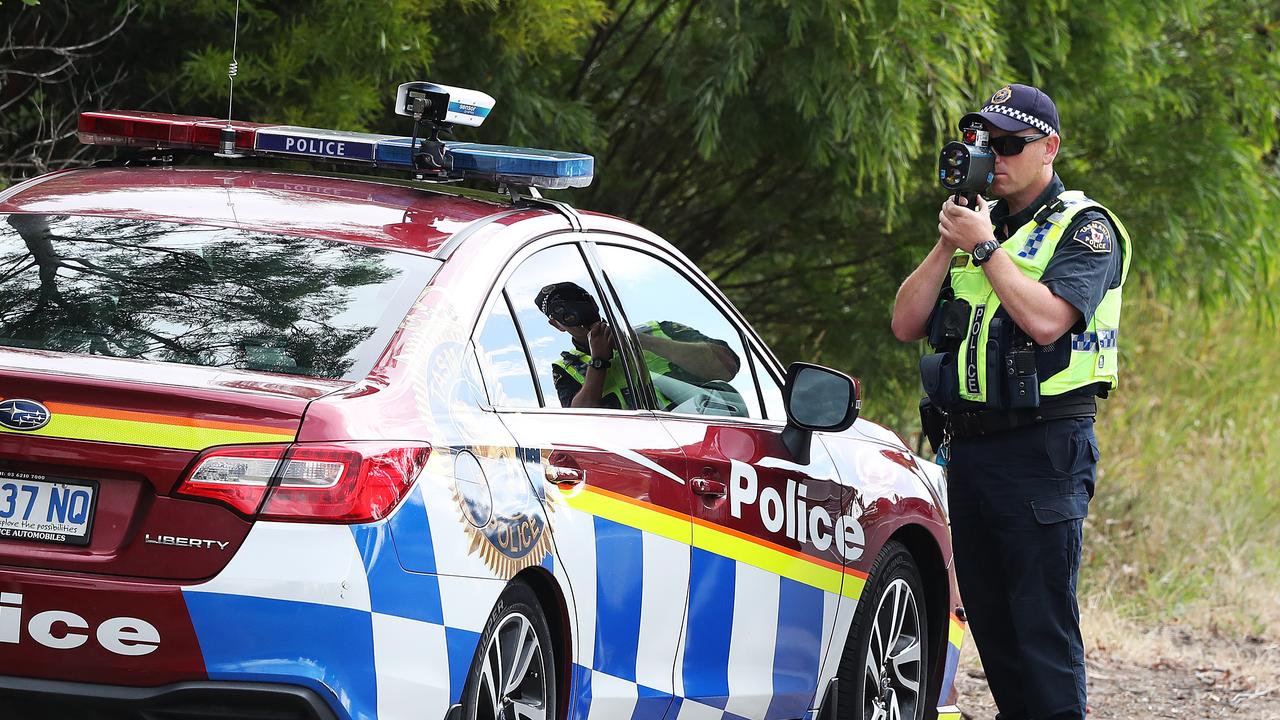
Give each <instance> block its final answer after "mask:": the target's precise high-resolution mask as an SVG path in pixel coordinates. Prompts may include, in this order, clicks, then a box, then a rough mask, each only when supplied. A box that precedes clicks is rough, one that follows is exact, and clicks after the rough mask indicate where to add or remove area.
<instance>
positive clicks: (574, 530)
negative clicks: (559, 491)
mask: <svg viewBox="0 0 1280 720" xmlns="http://www.w3.org/2000/svg"><path fill="white" fill-rule="evenodd" d="M556 523H557V524H556V535H555V537H556V547H557V550H558V552H559V553H560V562H557V563H556V574H557V577H558V578H559V577H563V574H564V573H567V574H568V575H569V577H567V578H565V580H566V581H568V582H570V583H571V586H572V596H573V600H574V603H575V606H576V607H575V611H576V614H577V617H578V621H579V622H578V626H577V628H576V631H577V632H576V634H575V639H576V643H577V648H578V655H577V658H576V659H577V663H576V664H575V668H574V678H573V695H574V701H573V705H571V706H570V709H569V711H570V715H569V717H571V718H575V719H578V720H612V719H614V718H624V719H625V718H631V719H632V720H644V719H652V720H658V719H659V718H663V717H667V718H676V719H677V720H688V719H690V718H692V719H693V720H698V719H700V718H708V719H712V718H713V719H714V720H728V719H731V718H769V719H772V718H794V717H802V716H804V715H806V714H807V713H808V711H809V710H810V708H811V706H812V705H813V704H814V703H815V702H816V700H815V697H814V695H815V689H816V688H822V687H825V686H826V684H827V682H829V680H830V678H831V677H832V676H833V675H834V674H835V672H836V669H837V666H838V664H839V658H840V653H841V651H842V650H843V647H844V644H843V638H845V637H847V635H848V632H849V627H850V625H851V623H852V618H853V612H854V609H855V607H856V602H855V601H853V600H849V599H847V598H846V599H843V600H842V599H841V598H840V597H839V596H837V595H835V594H833V593H826V592H823V591H821V590H818V589H817V588H813V587H810V586H808V585H804V584H802V583H799V582H796V581H794V580H790V579H787V578H784V577H779V576H778V575H775V574H773V573H770V572H767V571H765V570H762V569H760V568H757V567H754V566H752V565H749V564H747V563H743V562H739V561H735V560H732V559H729V558H725V557H721V556H718V555H714V554H712V553H709V552H706V551H704V550H701V549H698V548H693V549H690V547H689V545H687V544H684V543H680V542H676V541H674V540H671V539H669V538H666V537H661V536H658V535H655V534H653V533H650V532H645V531H641V530H638V529H636V528H631V527H627V526H624V525H621V524H619V523H616V522H613V521H611V520H607V519H603V518H599V517H592V516H591V515H588V514H586V513H582V512H579V511H576V510H570V511H567V512H563V513H562V512H561V511H559V510H557V518H556ZM690 578H692V581H690ZM686 614H687V618H685V617H684V616H685V615H686ZM682 621H683V622H682ZM682 624H683V625H684V627H685V630H684V632H683V633H681V632H680V631H679V628H680V626H681V625H682ZM833 638H838V641H836V642H832V639H833ZM673 656H674V657H675V667H674V672H673V669H672V665H671V658H672V657H673Z"/></svg>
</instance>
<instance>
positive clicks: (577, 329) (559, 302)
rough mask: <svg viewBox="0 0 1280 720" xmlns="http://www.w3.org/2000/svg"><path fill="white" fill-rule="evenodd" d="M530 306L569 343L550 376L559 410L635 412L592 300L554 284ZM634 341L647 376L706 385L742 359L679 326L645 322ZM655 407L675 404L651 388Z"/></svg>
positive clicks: (726, 376)
mask: <svg viewBox="0 0 1280 720" xmlns="http://www.w3.org/2000/svg"><path fill="white" fill-rule="evenodd" d="M534 304H536V305H537V306H538V309H539V310H541V311H542V313H543V314H544V315H546V316H547V321H548V322H549V323H550V324H551V326H552V327H554V328H555V329H557V330H560V331H562V332H566V333H568V334H569V336H570V337H571V338H572V339H573V348H572V349H571V350H565V351H564V352H562V353H561V354H560V359H559V360H556V361H555V362H554V363H553V364H552V368H551V376H552V379H553V380H554V382H555V387H556V394H557V395H559V397H560V405H561V406H562V407H575V408H581V407H603V408H612V409H615V410H634V409H635V408H636V407H638V405H637V404H636V402H635V398H634V396H633V394H632V391H631V388H630V387H629V386H628V384H627V374H626V371H625V370H624V369H623V368H622V366H621V363H619V362H617V357H616V354H615V352H614V350H615V348H616V347H617V341H616V338H615V337H614V330H613V328H612V327H610V325H609V323H608V321H607V320H605V319H603V318H601V317H600V308H599V306H598V305H597V304H596V300H595V298H593V297H592V296H591V294H590V293H588V292H587V291H586V290H584V289H583V288H582V287H581V286H580V285H578V284H577V283H573V282H559V283H552V284H550V285H547V286H546V287H543V288H542V289H541V290H539V291H538V295H537V297H536V298H535V299H534ZM635 330H636V338H637V340H638V342H639V343H640V348H641V351H642V352H643V353H644V360H645V364H646V365H647V366H648V367H647V369H648V370H649V372H650V373H651V374H653V375H654V376H655V378H654V379H655V380H657V377H656V376H665V377H670V378H673V379H676V380H681V381H683V382H685V383H689V384H704V383H708V382H714V381H723V380H731V379H733V377H734V376H735V375H737V374H738V369H739V367H740V361H739V360H738V356H737V353H735V352H734V351H733V350H732V349H731V348H730V347H729V345H728V343H725V342H724V341H722V340H716V339H714V338H710V337H707V336H706V335H703V334H702V333H699V332H698V331H696V330H694V329H693V328H690V327H688V326H685V325H681V324H680V323H676V322H670V321H662V322H657V321H654V322H646V323H643V324H641V325H639V326H637V327H636V328H635ZM654 391H655V392H656V393H657V396H658V397H657V399H658V405H659V407H661V408H664V409H668V408H670V407H671V406H672V405H674V402H673V401H672V400H671V399H669V398H667V397H666V396H664V394H663V391H662V388H661V387H658V386H656V385H655V388H654Z"/></svg>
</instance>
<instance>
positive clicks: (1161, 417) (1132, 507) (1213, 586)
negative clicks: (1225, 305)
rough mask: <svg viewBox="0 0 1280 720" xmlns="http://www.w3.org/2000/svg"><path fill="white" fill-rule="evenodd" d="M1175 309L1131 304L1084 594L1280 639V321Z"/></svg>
mask: <svg viewBox="0 0 1280 720" xmlns="http://www.w3.org/2000/svg"><path fill="white" fill-rule="evenodd" d="M1133 294H1135V295H1136V294H1137V293H1133ZM1174 315H1175V311H1174V309H1173V308H1171V307H1170V306H1168V305H1165V304H1162V303H1160V302H1158V301H1155V300H1150V299H1141V300H1139V301H1138V302H1131V303H1130V304H1129V305H1127V306H1126V308H1125V328H1124V336H1123V338H1124V339H1123V342H1122V343H1121V347H1122V350H1123V352H1124V358H1123V361H1124V363H1125V366H1124V368H1123V371H1124V376H1123V380H1122V383H1123V384H1122V385H1121V388H1120V391H1119V393H1118V394H1117V395H1116V397H1115V399H1113V400H1110V401H1107V402H1105V403H1103V405H1104V410H1103V413H1102V417H1101V418H1100V419H1099V423H1098V435H1099V441H1100V445H1101V446H1102V453H1103V459H1102V463H1101V466H1100V470H1099V481H1098V494H1097V498H1096V499H1095V502H1094V505H1093V508H1092V511H1091V516H1090V518H1089V521H1088V525H1087V526H1086V539H1085V552H1086V558H1085V566H1084V570H1083V572H1082V579H1081V580H1082V588H1081V597H1082V602H1083V604H1085V605H1087V606H1091V607H1094V608H1097V609H1100V610H1105V611H1107V612H1108V613H1113V614H1114V615H1116V616H1117V617H1119V618H1126V619H1134V620H1139V621H1144V622H1145V623H1146V624H1150V623H1151V622H1158V623H1164V622H1181V623H1189V624H1191V625H1192V626H1195V627H1199V628H1204V629H1209V630H1214V629H1222V630H1224V631H1231V632H1238V633H1252V634H1266V635H1269V636H1270V637H1272V638H1276V637H1280V481H1277V478H1276V475H1277V468H1280V332H1278V331H1277V329H1276V328H1275V326H1274V325H1268V324H1265V323H1262V322H1261V321H1260V319H1259V318H1258V317H1257V316H1255V315H1253V314H1252V313H1250V312H1244V311H1241V312H1238V313H1224V314H1222V315H1221V316H1219V317H1216V318H1213V319H1212V320H1209V319H1204V320H1197V319H1192V320H1191V321H1190V322H1186V321H1183V322H1176V321H1175V317H1174Z"/></svg>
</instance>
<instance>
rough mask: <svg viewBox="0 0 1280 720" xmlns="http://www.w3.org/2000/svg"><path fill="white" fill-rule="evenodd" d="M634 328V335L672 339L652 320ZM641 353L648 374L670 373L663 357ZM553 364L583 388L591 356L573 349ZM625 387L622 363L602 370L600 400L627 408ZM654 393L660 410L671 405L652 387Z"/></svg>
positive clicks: (659, 391)
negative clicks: (602, 378)
mask: <svg viewBox="0 0 1280 720" xmlns="http://www.w3.org/2000/svg"><path fill="white" fill-rule="evenodd" d="M635 329H636V331H637V332H644V333H646V334H649V335H653V336H654V337H660V338H665V339H667V340H670V339H672V338H671V336H669V335H667V334H666V333H665V332H663V331H662V326H661V325H660V324H658V323H657V322H654V321H650V322H647V323H643V324H641V325H637V326H636V328H635ZM643 352H644V363H645V366H646V367H647V368H648V369H649V372H651V373H658V374H661V375H666V374H668V373H669V372H670V371H671V363H670V361H668V360H667V359H666V358H664V357H662V356H660V355H655V354H654V353H651V352H649V351H648V350H644V351H643ZM552 364H553V365H555V366H557V367H559V368H560V369H561V370H563V371H564V372H565V374H566V375H568V376H569V377H571V378H573V379H574V380H576V381H578V384H579V385H583V384H586V381H587V368H588V367H590V366H591V356H590V355H589V354H587V353H585V352H582V351H581V350H579V349H577V348H573V349H572V350H565V351H564V352H561V353H560V359H559V360H556V361H555V362H554V363H552ZM628 387H629V385H628V384H627V373H626V370H625V369H623V367H622V364H621V363H613V364H611V365H610V366H609V368H608V370H606V371H605V376H604V387H603V389H601V391H600V398H601V399H604V398H606V397H608V396H610V395H613V396H614V398H615V399H616V400H617V401H618V407H619V408H622V409H628V408H627V400H626V396H625V395H624V394H623V391H624V390H626V389H627V388H628ZM653 391H654V393H656V394H657V396H658V407H659V408H660V409H665V408H667V407H668V406H670V405H671V401H670V400H669V399H667V398H666V396H664V395H663V394H662V391H661V390H659V389H658V388H656V387H655V388H654V389H653ZM630 409H634V408H630Z"/></svg>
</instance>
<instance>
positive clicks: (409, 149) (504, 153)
mask: <svg viewBox="0 0 1280 720" xmlns="http://www.w3.org/2000/svg"><path fill="white" fill-rule="evenodd" d="M412 142H413V141H412V140H411V139H410V138H394V139H388V140H383V141H380V142H379V143H378V147H377V154H376V156H375V160H376V162H377V164H378V165H379V166H385V167H400V168H404V169H416V166H415V165H414V161H413V153H414V148H413V145H412ZM443 145H444V155H445V158H446V159H447V160H448V161H449V162H451V163H452V167H451V168H450V169H447V170H444V171H442V172H441V173H440V174H441V176H443V177H462V178H471V179H477V180H493V181H496V182H503V183H509V184H512V185H529V186H532V187H539V188H545V189H548V190H563V189H565V188H578V187H587V186H588V185H590V184H591V180H592V178H593V177H594V173H595V158H594V157H592V156H590V155H584V154H582V153H573V152H563V151H560V150H540V149H537V148H521V147H509V146H507V145H482V144H479V143H465V142H446V143H443Z"/></svg>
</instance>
